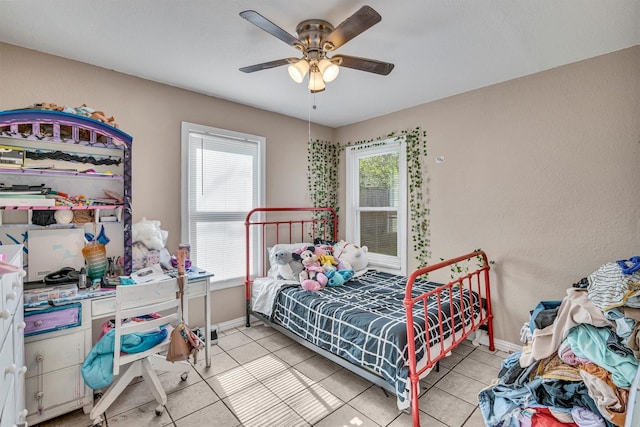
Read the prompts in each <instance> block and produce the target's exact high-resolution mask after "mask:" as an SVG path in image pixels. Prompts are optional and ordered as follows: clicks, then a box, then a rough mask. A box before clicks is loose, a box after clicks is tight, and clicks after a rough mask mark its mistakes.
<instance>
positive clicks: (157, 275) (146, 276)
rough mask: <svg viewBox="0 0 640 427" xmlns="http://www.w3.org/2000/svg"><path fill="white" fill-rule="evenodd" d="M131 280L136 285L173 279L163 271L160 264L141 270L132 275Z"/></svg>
mask: <svg viewBox="0 0 640 427" xmlns="http://www.w3.org/2000/svg"><path fill="white" fill-rule="evenodd" d="M131 278H132V279H133V280H134V281H135V282H136V283H148V282H157V281H160V280H167V279H171V276H169V275H167V274H165V273H164V271H162V267H160V264H153V265H152V266H151V267H146V268H141V269H140V270H138V271H136V272H134V273H131Z"/></svg>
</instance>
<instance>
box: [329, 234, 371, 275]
mask: <svg viewBox="0 0 640 427" xmlns="http://www.w3.org/2000/svg"><path fill="white" fill-rule="evenodd" d="M368 252H369V248H367V247H366V246H358V245H354V244H353V243H349V242H345V241H344V240H340V241H339V242H338V243H336V244H335V245H334V246H333V256H334V257H335V258H336V260H337V261H338V262H339V263H342V264H343V266H344V268H345V269H347V270H348V269H351V270H354V271H355V272H358V271H361V270H364V269H365V268H367V265H369V258H368V255H367V253H368Z"/></svg>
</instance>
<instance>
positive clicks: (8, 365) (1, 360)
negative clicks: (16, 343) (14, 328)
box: [0, 333, 18, 405]
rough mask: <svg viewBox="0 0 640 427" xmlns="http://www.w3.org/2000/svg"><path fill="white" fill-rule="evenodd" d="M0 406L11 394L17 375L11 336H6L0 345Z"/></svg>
mask: <svg viewBox="0 0 640 427" xmlns="http://www.w3.org/2000/svg"><path fill="white" fill-rule="evenodd" d="M0 345H2V347H1V348H0V405H2V404H3V403H4V401H5V400H6V399H7V395H9V394H13V381H14V379H15V377H16V376H17V374H18V371H17V370H18V366H16V364H15V362H14V360H13V334H12V333H10V334H7V337H6V339H5V340H4V343H0Z"/></svg>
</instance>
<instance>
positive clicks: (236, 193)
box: [182, 122, 265, 288]
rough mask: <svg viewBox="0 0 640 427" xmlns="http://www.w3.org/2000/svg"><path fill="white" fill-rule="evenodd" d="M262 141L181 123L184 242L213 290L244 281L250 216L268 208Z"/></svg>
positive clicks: (256, 137)
mask: <svg viewBox="0 0 640 427" xmlns="http://www.w3.org/2000/svg"><path fill="white" fill-rule="evenodd" d="M264 145H265V139H264V138H263V137H259V136H254V135H246V134H241V133H237V132H232V131H227V130H223V129H216V128H212V127H208V126H201V125H196V124H193V123H186V122H183V123H182V239H183V241H188V242H189V243H191V259H192V262H193V263H194V264H195V265H197V266H198V267H200V268H203V269H205V270H207V271H210V272H212V273H214V274H215V276H214V277H213V280H212V281H213V283H214V286H217V287H218V288H224V287H229V286H235V285H239V284H242V283H243V282H244V276H245V231H244V220H245V217H246V215H247V213H248V212H249V211H250V210H251V209H253V208H255V207H258V206H263V205H264V173H265V172H264Z"/></svg>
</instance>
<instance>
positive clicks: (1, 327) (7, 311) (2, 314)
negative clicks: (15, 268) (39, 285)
mask: <svg viewBox="0 0 640 427" xmlns="http://www.w3.org/2000/svg"><path fill="white" fill-rule="evenodd" d="M21 279H22V277H21V276H19V273H5V274H2V275H0V286H2V291H0V297H1V298H2V300H1V303H0V341H1V340H2V337H3V336H4V335H5V334H6V333H7V331H8V330H9V325H10V324H11V322H13V316H14V314H15V313H16V310H17V308H18V305H19V303H20V301H19V300H20V296H21V295H22V280H21Z"/></svg>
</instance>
